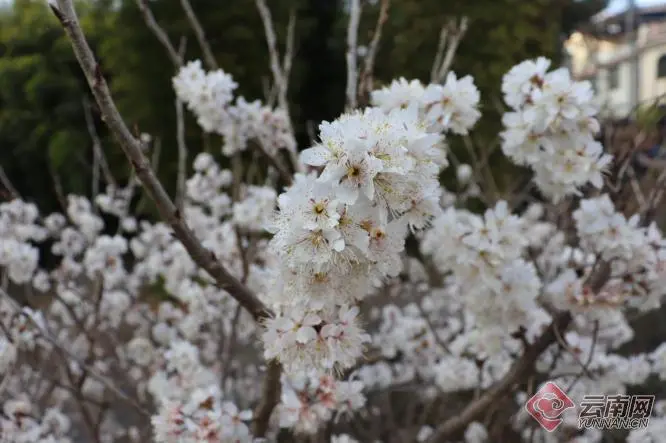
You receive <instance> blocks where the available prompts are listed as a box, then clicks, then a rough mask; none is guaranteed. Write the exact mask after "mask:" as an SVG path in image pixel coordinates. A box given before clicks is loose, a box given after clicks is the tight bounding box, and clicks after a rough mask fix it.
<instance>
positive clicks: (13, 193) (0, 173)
mask: <svg viewBox="0 0 666 443" xmlns="http://www.w3.org/2000/svg"><path fill="white" fill-rule="evenodd" d="M0 183H2V186H4V187H5V189H6V190H7V192H9V196H10V197H11V198H12V200H13V199H15V198H21V194H19V193H18V191H17V190H16V188H15V187H14V185H13V184H12V182H11V180H9V177H8V176H7V173H6V172H5V170H4V168H3V167H2V165H0Z"/></svg>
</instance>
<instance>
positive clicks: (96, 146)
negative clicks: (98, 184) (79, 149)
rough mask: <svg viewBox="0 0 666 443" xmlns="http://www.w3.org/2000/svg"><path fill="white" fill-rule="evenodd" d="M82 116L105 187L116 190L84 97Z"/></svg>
mask: <svg viewBox="0 0 666 443" xmlns="http://www.w3.org/2000/svg"><path fill="white" fill-rule="evenodd" d="M83 115H84V116H85V119H86V127H87V128H88V134H89V135H90V138H91V139H92V141H93V154H94V156H95V158H96V159H98V161H99V166H100V167H101V170H102V175H103V176H104V181H105V182H106V184H107V185H110V186H113V188H116V187H117V184H116V180H115V178H114V177H113V173H112V172H111V168H109V162H108V161H107V160H106V156H105V155H104V150H103V149H102V141H101V140H100V138H99V134H97V129H95V120H94V118H93V114H92V106H91V104H90V101H88V98H87V97H85V96H84V97H83Z"/></svg>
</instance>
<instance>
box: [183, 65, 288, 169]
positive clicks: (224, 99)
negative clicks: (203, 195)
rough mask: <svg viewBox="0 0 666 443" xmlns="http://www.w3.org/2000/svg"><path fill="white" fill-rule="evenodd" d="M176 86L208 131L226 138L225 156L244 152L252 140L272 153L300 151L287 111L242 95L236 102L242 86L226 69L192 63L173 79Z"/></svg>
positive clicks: (200, 123) (198, 120)
mask: <svg viewBox="0 0 666 443" xmlns="http://www.w3.org/2000/svg"><path fill="white" fill-rule="evenodd" d="M173 86H174V89H175V91H176V95H177V96H178V98H179V99H180V100H181V101H182V102H183V103H185V104H186V105H187V107H188V109H189V110H190V111H192V113H193V114H194V115H195V116H196V117H197V122H198V123H199V125H200V126H201V127H202V128H203V129H204V130H205V131H206V132H211V133H215V134H219V135H222V136H224V145H223V149H222V152H223V153H224V154H225V155H228V156H231V155H233V154H234V153H236V152H239V151H244V150H245V149H246V148H247V146H248V143H249V142H250V141H252V140H254V141H255V142H257V143H259V146H260V147H261V149H263V150H264V151H266V152H268V153H269V154H274V153H275V152H276V151H277V150H278V149H287V150H290V151H293V150H294V149H295V148H296V141H295V140H294V137H293V134H292V131H291V123H290V121H289V116H288V115H287V113H286V112H285V110H283V109H272V108H270V107H268V106H264V105H262V103H261V102H260V101H259V100H255V101H253V102H248V101H247V100H246V99H245V98H244V97H241V96H239V97H236V101H235V103H233V101H234V91H235V90H236V88H237V87H238V84H237V83H236V82H235V81H234V80H233V78H232V77H231V75H229V74H227V73H225V72H224V71H223V70H221V69H218V70H215V71H210V72H206V71H204V69H203V68H202V66H201V61H200V60H195V61H191V62H189V63H187V64H186V65H185V66H183V67H182V68H181V69H180V70H179V72H178V74H177V75H176V76H175V77H174V78H173Z"/></svg>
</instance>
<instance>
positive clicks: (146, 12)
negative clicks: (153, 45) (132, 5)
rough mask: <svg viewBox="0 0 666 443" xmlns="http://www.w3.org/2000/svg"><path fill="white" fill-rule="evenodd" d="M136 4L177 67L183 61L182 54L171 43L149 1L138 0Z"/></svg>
mask: <svg viewBox="0 0 666 443" xmlns="http://www.w3.org/2000/svg"><path fill="white" fill-rule="evenodd" d="M136 4H137V6H138V7H139V10H140V11H141V15H143V20H144V21H145V22H146V25H147V26H148V28H149V29H150V30H151V31H152V32H153V34H155V37H157V40H159V42H160V43H161V44H162V46H164V49H166V52H167V55H168V56H169V59H170V60H171V63H173V64H174V66H176V67H178V66H180V65H181V64H182V63H183V58H182V56H181V55H180V54H178V52H177V51H176V48H174V46H173V45H172V44H171V40H170V39H169V36H168V35H167V33H166V32H165V31H164V29H162V27H161V26H160V25H159V24H158V23H157V21H156V20H155V16H154V15H153V13H152V11H151V10H150V8H149V7H148V3H147V1H146V0H136Z"/></svg>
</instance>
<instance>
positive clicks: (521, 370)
mask: <svg viewBox="0 0 666 443" xmlns="http://www.w3.org/2000/svg"><path fill="white" fill-rule="evenodd" d="M572 319H573V318H572V316H571V314H570V313H569V312H563V313H560V314H558V315H557V316H556V317H555V318H554V319H553V322H552V323H551V324H550V325H549V326H548V329H546V331H545V332H544V333H543V334H542V335H541V336H539V337H538V338H537V339H536V340H535V341H534V343H533V344H532V345H531V346H530V347H528V348H527V349H525V352H524V353H523V355H522V357H521V358H520V359H519V360H517V361H516V362H515V363H514V364H513V366H511V369H509V372H508V373H507V374H506V375H505V376H504V378H503V379H502V380H500V382H499V383H497V384H496V385H495V386H493V387H492V388H490V389H488V390H487V391H486V392H485V393H484V394H483V395H481V396H480V397H479V398H478V399H477V400H475V401H473V402H472V403H470V404H469V405H468V406H467V407H466V408H465V409H464V410H463V411H462V412H461V413H460V414H458V415H456V416H455V417H452V418H450V419H448V420H446V421H445V422H444V423H442V424H440V425H439V426H438V427H437V429H436V430H435V432H434V433H433V434H432V435H431V436H430V438H429V439H428V440H427V442H428V443H436V442H444V441H447V440H449V439H450V438H451V436H452V435H454V434H456V433H458V432H461V431H464V430H465V429H466V428H467V426H468V425H469V424H470V423H471V422H473V421H474V420H476V419H477V418H478V417H480V416H482V415H483V414H484V413H485V412H487V411H488V408H489V407H491V406H492V405H493V404H494V403H496V402H497V401H498V399H500V398H501V397H502V396H504V395H506V394H508V393H510V392H511V391H512V390H513V388H514V386H515V385H516V384H519V383H520V382H521V380H522V379H524V378H525V377H526V376H528V375H529V374H530V373H531V372H532V371H533V370H534V363H535V362H536V360H537V358H538V357H539V355H541V353H542V352H543V351H545V350H546V349H547V348H548V347H549V346H550V345H551V344H553V343H555V341H556V338H555V328H557V329H558V330H560V331H563V330H565V329H566V328H567V327H568V326H569V324H570V323H571V321H572Z"/></svg>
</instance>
